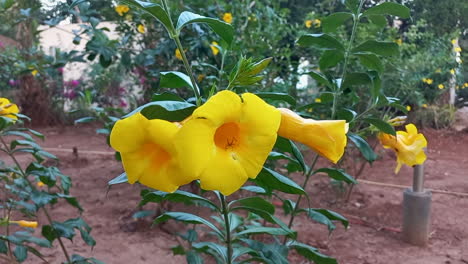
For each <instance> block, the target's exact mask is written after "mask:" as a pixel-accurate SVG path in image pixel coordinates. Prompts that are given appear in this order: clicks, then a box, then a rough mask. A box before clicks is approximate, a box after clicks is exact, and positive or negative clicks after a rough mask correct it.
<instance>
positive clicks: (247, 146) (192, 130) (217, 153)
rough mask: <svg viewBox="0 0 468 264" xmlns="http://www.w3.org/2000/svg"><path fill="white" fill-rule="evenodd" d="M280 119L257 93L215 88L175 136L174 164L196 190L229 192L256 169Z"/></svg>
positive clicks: (263, 157) (266, 150)
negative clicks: (197, 183)
mask: <svg viewBox="0 0 468 264" xmlns="http://www.w3.org/2000/svg"><path fill="white" fill-rule="evenodd" d="M280 121H281V114H280V112H279V111H278V110H277V109H276V108H274V107H273V106H271V105H269V104H267V103H265V102H264V101H263V100H262V99H260V98H259V97H258V96H256V95H254V94H251V93H245V94H243V95H242V97H240V96H239V95H237V94H235V93H233V92H231V91H227V90H224V91H221V92H219V93H217V94H216V95H214V96H212V97H211V98H210V99H209V100H208V101H207V102H206V103H205V104H204V105H202V106H201V107H199V108H198V109H196V110H195V111H194V112H193V114H192V117H191V118H190V120H188V121H187V122H186V123H185V124H184V125H183V127H182V128H181V129H180V131H179V133H178V134H177V136H176V137H175V145H176V148H177V150H178V153H179V158H180V164H183V169H185V173H186V174H190V173H192V174H193V176H194V177H195V178H197V179H200V185H201V188H202V189H205V190H218V191H220V192H221V193H222V194H224V195H229V194H231V193H233V192H235V191H236V190H238V189H239V188H240V187H241V186H242V185H243V184H244V183H245V182H246V181H247V179H249V178H256V177H257V175H258V173H259V172H260V171H261V170H262V168H263V164H264V163H265V160H266V159H267V157H268V154H269V153H270V151H271V150H272V148H273V145H274V144H275V142H276V137H277V131H278V127H279V125H280ZM195 178H194V179H195Z"/></svg>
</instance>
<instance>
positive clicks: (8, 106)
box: [0, 97, 19, 120]
mask: <svg viewBox="0 0 468 264" xmlns="http://www.w3.org/2000/svg"><path fill="white" fill-rule="evenodd" d="M18 113H19V108H18V106H17V105H16V104H13V103H11V102H10V100H8V99H7V98H3V97H0V116H5V117H8V118H11V119H14V120H17V119H18V117H17V116H16V114H18Z"/></svg>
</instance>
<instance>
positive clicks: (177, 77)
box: [159, 71, 193, 101]
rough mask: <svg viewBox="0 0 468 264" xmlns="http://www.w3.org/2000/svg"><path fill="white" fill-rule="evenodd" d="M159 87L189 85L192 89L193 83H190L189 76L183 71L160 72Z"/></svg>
mask: <svg viewBox="0 0 468 264" xmlns="http://www.w3.org/2000/svg"><path fill="white" fill-rule="evenodd" d="M159 87H161V88H183V87H189V88H191V89H193V85H192V82H191V81H190V77H189V76H187V75H186V74H185V73H182V72H178V71H168V72H161V81H160V83H159ZM177 101H179V100H177Z"/></svg>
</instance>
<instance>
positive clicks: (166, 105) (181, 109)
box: [124, 101, 196, 122]
mask: <svg viewBox="0 0 468 264" xmlns="http://www.w3.org/2000/svg"><path fill="white" fill-rule="evenodd" d="M195 108H196V106H195V105H193V104H190V103H187V102H179V101H157V102H150V103H147V104H145V105H142V106H140V107H138V108H137V109H135V110H133V111H132V112H131V113H129V114H127V115H125V116H124V118H125V117H129V116H131V115H133V114H135V113H137V112H141V113H142V114H143V115H144V116H145V117H146V118H148V119H150V120H151V119H164V120H167V121H170V122H180V121H182V120H184V119H185V118H187V117H188V116H190V115H191V114H192V112H193V111H194V110H195Z"/></svg>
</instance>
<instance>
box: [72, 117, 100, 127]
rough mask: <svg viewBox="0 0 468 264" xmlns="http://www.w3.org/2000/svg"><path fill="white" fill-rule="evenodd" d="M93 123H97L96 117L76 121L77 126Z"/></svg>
mask: <svg viewBox="0 0 468 264" xmlns="http://www.w3.org/2000/svg"><path fill="white" fill-rule="evenodd" d="M93 121H96V118H95V117H91V116H87V117H83V118H79V119H77V120H75V125H76V124H83V123H90V122H93Z"/></svg>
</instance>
